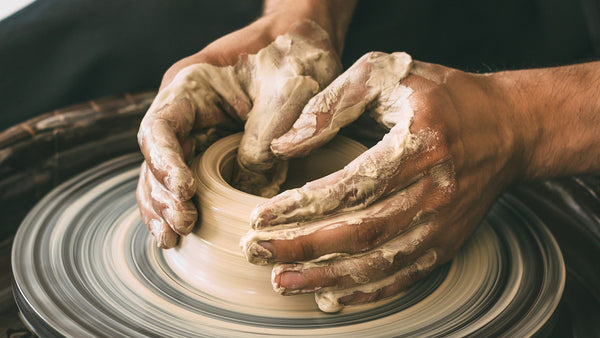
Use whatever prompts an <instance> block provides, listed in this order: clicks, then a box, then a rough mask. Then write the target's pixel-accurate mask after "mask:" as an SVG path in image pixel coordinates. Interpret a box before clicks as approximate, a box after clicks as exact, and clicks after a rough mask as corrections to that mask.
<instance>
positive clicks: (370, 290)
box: [315, 249, 443, 312]
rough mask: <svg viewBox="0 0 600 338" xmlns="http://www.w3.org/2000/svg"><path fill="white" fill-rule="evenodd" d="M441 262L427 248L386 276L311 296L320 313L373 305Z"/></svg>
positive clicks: (436, 253) (410, 283)
mask: <svg viewBox="0 0 600 338" xmlns="http://www.w3.org/2000/svg"><path fill="white" fill-rule="evenodd" d="M442 262H443V261H442V260H441V256H440V255H439V254H438V251H437V250H436V249H430V250H428V251H427V252H426V253H425V254H423V255H422V256H421V257H419V258H417V259H416V260H415V261H414V262H412V263H410V264H408V265H407V266H405V267H403V268H402V269H400V270H399V271H398V272H396V273H395V274H393V275H391V276H389V277H386V278H384V279H381V280H379V281H376V282H373V283H369V284H365V285H360V286H356V287H352V288H348V289H342V290H339V289H333V288H330V289H323V290H320V291H317V292H316V293H315V300H316V302H317V305H318V306H319V309H321V311H324V312H338V311H340V310H341V309H342V308H343V307H344V306H346V305H356V304H363V303H370V302H375V301H377V300H381V299H384V298H388V297H391V296H394V295H397V294H398V293H399V292H400V291H402V290H404V289H406V288H407V287H409V286H411V285H412V284H414V283H415V282H416V281H418V280H420V279H421V278H423V277H425V276H427V275H428V274H430V273H431V271H433V269H435V268H436V267H437V266H439V265H440V264H441V263H442Z"/></svg>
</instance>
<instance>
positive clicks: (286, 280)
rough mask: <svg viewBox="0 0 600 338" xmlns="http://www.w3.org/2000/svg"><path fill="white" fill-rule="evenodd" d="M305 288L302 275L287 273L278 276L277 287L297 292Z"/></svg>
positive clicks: (304, 280)
mask: <svg viewBox="0 0 600 338" xmlns="http://www.w3.org/2000/svg"><path fill="white" fill-rule="evenodd" d="M305 286H306V279H305V278H304V275H302V273H300V272H297V271H288V272H283V273H281V274H280V277H279V287H281V288H283V289H286V290H298V289H302V288H304V287H305Z"/></svg>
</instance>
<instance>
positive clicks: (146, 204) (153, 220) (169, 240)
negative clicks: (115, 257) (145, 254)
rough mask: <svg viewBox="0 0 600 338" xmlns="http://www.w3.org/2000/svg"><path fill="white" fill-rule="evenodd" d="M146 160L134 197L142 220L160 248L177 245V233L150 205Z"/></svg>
mask: <svg viewBox="0 0 600 338" xmlns="http://www.w3.org/2000/svg"><path fill="white" fill-rule="evenodd" d="M145 167H146V162H144V163H143V164H142V170H141V172H140V178H139V181H138V185H137V189H136V198H137V201H138V208H139V211H140V216H141V217H142V221H143V222H144V224H146V227H148V230H150V233H152V236H154V238H155V239H156V244H157V245H158V246H159V247H161V248H165V249H168V248H172V247H174V246H175V245H177V240H178V237H179V236H177V234H176V233H175V232H174V231H173V229H171V227H170V226H169V225H168V224H167V223H166V222H165V221H164V220H163V219H162V217H160V216H159V215H158V214H157V213H156V211H154V208H153V206H152V198H151V197H150V192H149V191H148V183H147V180H146V179H147V175H148V173H150V171H148V170H146V168H145Z"/></svg>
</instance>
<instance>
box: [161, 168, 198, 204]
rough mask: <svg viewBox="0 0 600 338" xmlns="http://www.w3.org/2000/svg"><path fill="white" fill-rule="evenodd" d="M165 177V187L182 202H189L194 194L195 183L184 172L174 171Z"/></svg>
mask: <svg viewBox="0 0 600 338" xmlns="http://www.w3.org/2000/svg"><path fill="white" fill-rule="evenodd" d="M174 171H175V172H173V173H170V174H169V175H167V176H166V177H165V180H164V181H165V186H166V187H167V189H169V191H171V192H172V193H173V194H175V196H176V197H177V198H178V199H179V200H182V201H186V200H189V199H190V198H192V196H194V194H195V193H196V188H195V186H196V182H195V180H194V178H193V177H192V176H190V175H189V174H188V173H187V172H186V171H185V170H176V169H175V170H174Z"/></svg>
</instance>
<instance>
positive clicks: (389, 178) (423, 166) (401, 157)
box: [251, 127, 445, 229]
mask: <svg viewBox="0 0 600 338" xmlns="http://www.w3.org/2000/svg"><path fill="white" fill-rule="evenodd" d="M395 128H396V127H394V128H392V129H391V130H390V132H389V133H388V134H386V135H385V136H384V138H383V139H382V140H381V141H380V142H379V143H378V144H376V145H375V146H373V147H372V148H371V149H369V150H367V151H365V152H364V153H362V154H361V155H360V156H359V157H357V158H356V159H354V160H353V161H352V162H350V163H349V164H348V165H347V166H346V167H344V168H343V169H342V170H339V171H337V172H335V173H332V174H330V175H328V176H325V177H323V178H321V179H317V180H315V181H312V182H309V183H307V184H305V185H304V186H302V187H300V188H297V189H292V190H288V191H285V192H283V193H281V194H279V195H277V196H275V197H274V198H272V199H270V200H268V201H266V202H264V203H262V204H261V205H259V206H257V207H256V208H255V209H254V210H253V212H252V214H251V225H252V227H253V228H255V229H263V228H266V227H270V226H274V225H278V224H286V223H293V222H303V221H308V220H312V219H318V218H322V217H324V216H326V215H330V214H335V213H341V212H347V211H352V210H356V209H362V208H364V207H365V206H368V205H370V204H372V203H373V202H374V201H376V200H379V199H380V198H382V197H385V196H386V195H389V194H391V193H393V192H394V191H398V190H401V189H403V188H404V187H406V186H408V185H409V184H411V183H413V182H415V181H416V180H418V179H419V178H420V177H421V176H423V175H424V174H425V173H426V171H427V170H428V168H430V167H431V166H434V165H436V163H438V162H440V161H444V158H443V156H444V154H445V153H444V152H443V151H441V150H440V149H439V147H436V146H435V143H436V140H437V134H436V132H434V131H430V130H423V131H420V132H418V133H415V134H412V133H407V132H405V131H404V130H403V129H401V128H399V129H395Z"/></svg>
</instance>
